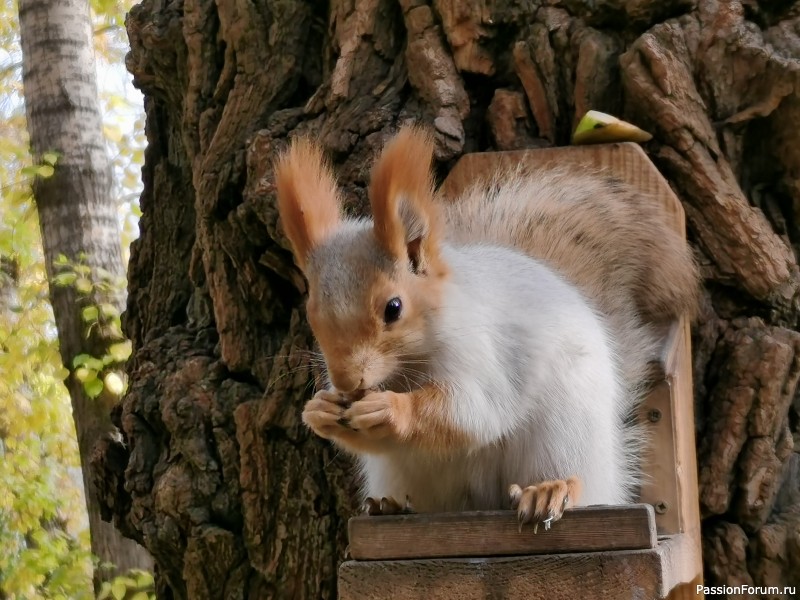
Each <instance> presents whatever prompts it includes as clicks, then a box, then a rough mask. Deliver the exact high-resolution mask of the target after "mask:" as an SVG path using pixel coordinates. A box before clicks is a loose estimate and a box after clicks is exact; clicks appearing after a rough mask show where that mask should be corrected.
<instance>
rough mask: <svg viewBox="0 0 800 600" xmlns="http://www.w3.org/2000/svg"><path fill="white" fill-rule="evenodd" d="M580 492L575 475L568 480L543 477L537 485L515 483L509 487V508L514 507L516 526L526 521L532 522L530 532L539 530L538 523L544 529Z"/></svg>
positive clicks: (559, 516) (547, 527) (562, 512)
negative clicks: (524, 485)
mask: <svg viewBox="0 0 800 600" xmlns="http://www.w3.org/2000/svg"><path fill="white" fill-rule="evenodd" d="M579 493H580V483H579V481H578V478H577V477H570V478H569V479H567V480H560V479H559V480H553V481H543V482H542V483H539V484H538V485H530V486H528V487H526V488H524V489H523V488H522V487H521V486H519V485H517V484H516V483H515V484H513V485H511V487H509V489H508V496H509V500H510V501H511V508H512V509H513V510H516V511H517V521H518V523H519V530H520V532H521V531H522V527H523V526H524V525H526V524H528V523H531V522H532V523H533V533H534V534H535V533H537V532H538V531H539V524H540V523H541V524H542V525H544V530H545V531H549V530H550V527H551V526H552V525H553V523H555V522H556V521H558V520H559V519H561V517H562V516H563V515H564V510H566V509H567V508H568V507H569V506H571V505H573V504H574V502H575V500H576V499H577V497H578V494H579Z"/></svg>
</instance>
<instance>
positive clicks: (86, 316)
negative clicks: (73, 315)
mask: <svg viewBox="0 0 800 600" xmlns="http://www.w3.org/2000/svg"><path fill="white" fill-rule="evenodd" d="M98 314H99V311H98V310H97V307H96V306H84V307H83V309H82V310H81V317H82V318H83V320H84V321H85V322H86V323H93V322H95V321H97V316H98Z"/></svg>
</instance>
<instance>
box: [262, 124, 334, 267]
mask: <svg viewBox="0 0 800 600" xmlns="http://www.w3.org/2000/svg"><path fill="white" fill-rule="evenodd" d="M275 183H276V186H277V188H278V213H279V214H280V217H281V222H282V223H283V229H284V231H285V232H286V237H288V238H289V241H290V242H291V243H292V248H293V249H294V256H295V260H296V261H297V264H298V266H299V267H300V268H301V269H303V270H305V268H306V263H307V261H308V255H309V254H310V253H311V251H312V250H313V249H314V248H316V247H317V246H318V245H319V244H321V243H322V242H324V241H325V240H326V239H327V238H328V237H330V235H331V234H332V233H333V232H334V231H336V229H338V227H339V224H340V222H341V216H340V212H339V210H340V209H339V206H340V202H339V191H338V188H337V187H336V180H335V179H334V177H333V173H331V170H330V168H329V167H328V164H327V162H326V161H325V158H324V157H323V155H322V151H321V150H320V148H319V147H318V146H317V145H316V144H314V143H312V142H311V141H309V140H307V139H296V140H294V141H293V142H292V145H291V147H290V148H289V150H287V151H286V152H284V153H283V154H282V155H281V156H280V158H278V160H277V162H276V164H275Z"/></svg>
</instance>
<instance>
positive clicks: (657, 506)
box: [653, 500, 669, 515]
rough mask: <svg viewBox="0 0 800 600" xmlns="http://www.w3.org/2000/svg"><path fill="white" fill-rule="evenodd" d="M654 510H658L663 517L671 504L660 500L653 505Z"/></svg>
mask: <svg viewBox="0 0 800 600" xmlns="http://www.w3.org/2000/svg"><path fill="white" fill-rule="evenodd" d="M653 508H655V509H656V512H657V513H658V514H660V515H663V514H664V513H665V512H667V510H668V509H669V504H667V503H666V502H664V501H663V500H659V501H658V502H656V503H655V504H654V505H653Z"/></svg>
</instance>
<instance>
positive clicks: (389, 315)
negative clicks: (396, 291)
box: [383, 298, 403, 325]
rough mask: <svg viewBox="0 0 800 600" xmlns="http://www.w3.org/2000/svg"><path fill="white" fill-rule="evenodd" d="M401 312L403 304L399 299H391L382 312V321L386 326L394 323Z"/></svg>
mask: <svg viewBox="0 0 800 600" xmlns="http://www.w3.org/2000/svg"><path fill="white" fill-rule="evenodd" d="M401 312H403V303H402V302H400V298H392V299H391V300H389V302H387V303H386V309H385V310H384V311H383V320H384V322H385V323H386V324H387V325H388V324H389V323H394V322H395V321H397V319H399V318H400V313H401Z"/></svg>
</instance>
